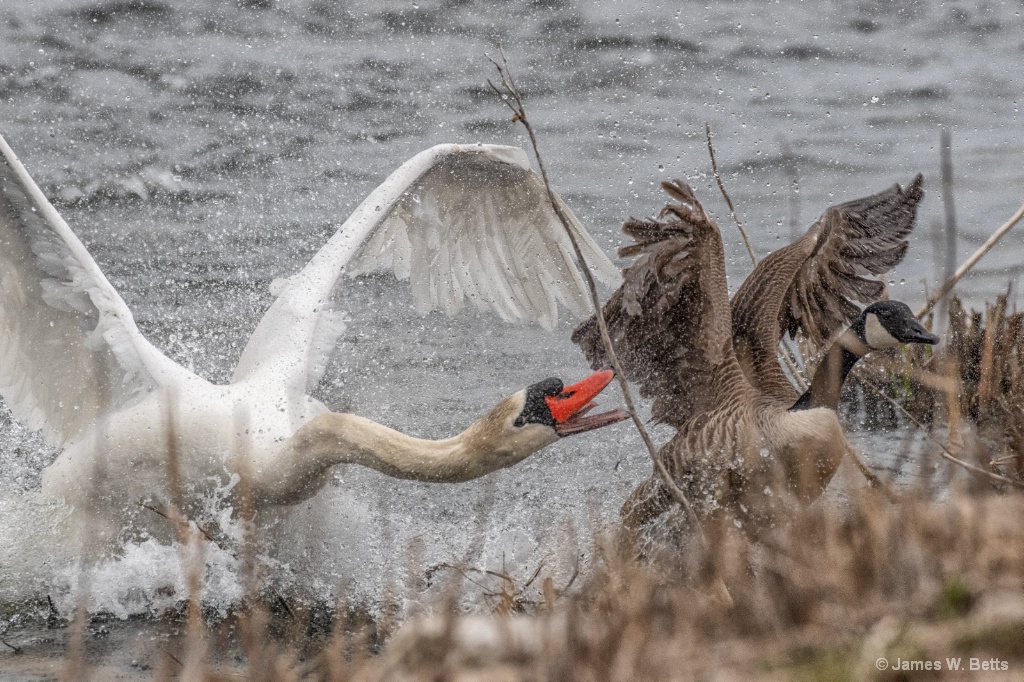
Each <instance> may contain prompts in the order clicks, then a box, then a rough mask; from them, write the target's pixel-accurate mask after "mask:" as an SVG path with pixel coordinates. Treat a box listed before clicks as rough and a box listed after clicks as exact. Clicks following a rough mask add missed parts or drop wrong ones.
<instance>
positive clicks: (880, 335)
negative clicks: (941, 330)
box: [852, 301, 939, 350]
mask: <svg viewBox="0 0 1024 682" xmlns="http://www.w3.org/2000/svg"><path fill="white" fill-rule="evenodd" d="M852 329H853V330H854V332H855V333H856V334H857V336H858V337H859V338H860V340H861V341H863V342H864V343H865V344H867V346H868V348H870V349H872V350H879V349H882V348H894V347H896V346H900V345H902V344H904V343H927V344H929V345H935V344H936V343H938V342H939V337H938V336H936V335H935V334H932V333H931V332H930V331H928V330H927V329H925V328H924V325H922V324H921V323H920V322H918V321H917V318H916V317H914V313H913V312H911V310H910V307H909V306H907V304H906V303H901V302H900V301H878V302H877V303H872V304H871V305H869V306H868V307H867V308H865V309H864V312H863V313H862V314H861V317H860V319H859V320H857V322H856V323H855V324H854V325H853V327H852Z"/></svg>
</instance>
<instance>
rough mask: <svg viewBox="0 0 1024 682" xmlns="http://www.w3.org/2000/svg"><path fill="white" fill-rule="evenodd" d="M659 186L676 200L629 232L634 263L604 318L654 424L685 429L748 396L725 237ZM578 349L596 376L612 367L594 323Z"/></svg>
mask: <svg viewBox="0 0 1024 682" xmlns="http://www.w3.org/2000/svg"><path fill="white" fill-rule="evenodd" d="M662 186H663V187H664V188H665V190H666V191H667V192H668V193H669V194H670V195H671V196H672V197H673V199H675V201H674V202H670V203H669V204H668V205H667V206H666V207H665V209H664V210H663V211H662V213H661V215H660V217H659V219H657V220H630V221H629V222H627V223H626V224H625V225H624V226H623V231H624V232H626V234H628V235H630V236H632V237H633V239H634V240H635V242H636V243H635V244H633V245H630V246H627V247H625V248H622V249H620V250H619V255H621V256H634V255H635V256H637V259H636V260H635V261H634V262H633V264H632V265H630V266H629V267H628V268H627V269H626V270H625V271H624V272H623V279H624V281H623V284H622V286H621V287H620V288H619V289H618V290H617V291H616V292H615V293H614V294H613V295H612V297H611V298H610V299H609V300H608V302H607V303H606V304H605V306H604V316H605V320H606V321H607V323H608V331H609V334H610V336H611V339H612V344H613V346H614V348H615V352H616V355H617V356H618V359H619V363H620V365H621V366H622V370H623V372H624V373H625V375H626V378H628V379H629V380H630V381H635V382H637V383H639V384H640V394H641V395H642V396H644V397H647V398H653V399H654V403H653V405H652V417H653V418H654V419H656V420H658V421H663V422H666V423H668V424H671V425H673V426H676V427H677V428H678V427H681V426H682V425H683V424H684V423H685V422H686V421H688V420H689V419H691V418H693V417H695V416H697V415H699V414H701V413H705V412H708V411H711V410H713V409H715V408H716V407H718V406H720V405H722V404H723V402H724V401H726V400H737V399H742V397H743V396H749V395H750V394H749V384H748V383H747V382H746V380H745V379H744V378H743V375H742V372H741V371H740V368H739V365H738V363H737V360H736V355H735V353H734V350H733V345H732V323H731V320H730V315H729V295H728V290H727V288H726V280H725V257H724V252H723V249H722V237H721V234H720V233H719V230H718V227H717V226H716V225H715V223H714V222H713V221H712V220H711V219H710V217H708V216H707V214H706V213H705V212H704V209H703V208H702V207H701V205H700V203H699V202H698V201H697V199H696V197H695V196H694V194H693V191H692V190H691V189H690V188H689V187H688V186H687V185H685V184H684V183H682V182H680V181H678V180H677V181H675V182H674V183H663V185H662ZM572 340H573V341H574V342H575V343H576V344H578V345H579V346H580V348H582V350H583V353H584V354H585V355H586V357H587V359H588V360H589V361H590V363H591V366H593V367H594V368H595V369H597V368H601V367H607V366H609V365H610V360H609V358H608V357H607V353H606V350H605V347H604V345H603V343H602V341H601V336H600V332H599V330H598V326H597V320H596V319H595V318H594V317H591V318H590V319H589V320H587V321H586V322H584V323H583V324H581V325H580V326H579V327H577V328H576V331H575V332H574V333H573V336H572Z"/></svg>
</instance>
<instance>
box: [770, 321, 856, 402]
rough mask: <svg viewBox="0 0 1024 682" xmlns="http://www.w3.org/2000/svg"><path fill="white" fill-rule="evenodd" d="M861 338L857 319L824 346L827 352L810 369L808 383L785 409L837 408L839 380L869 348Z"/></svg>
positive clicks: (841, 379) (843, 380) (847, 373)
mask: <svg viewBox="0 0 1024 682" xmlns="http://www.w3.org/2000/svg"><path fill="white" fill-rule="evenodd" d="M863 338H864V322H863V320H857V321H856V322H854V323H853V325H852V326H851V327H850V329H849V330H847V331H846V332H845V333H844V334H843V335H842V336H840V337H839V338H838V339H837V340H836V341H835V343H833V344H832V346H831V347H830V348H829V349H828V353H827V354H826V355H825V358H824V359H823V360H822V361H821V364H820V365H819V366H818V369H817V371H816V372H815V373H814V378H813V379H812V380H811V385H810V387H809V388H808V389H807V390H806V391H804V394H803V395H802V396H800V398H799V399H798V400H797V401H796V402H795V403H793V406H792V407H791V408H789V409H790V410H794V411H795V410H810V409H813V408H815V407H827V408H829V409H832V410H834V409H836V408H838V407H839V394H840V392H841V391H842V389H843V382H845V381H846V377H847V375H849V373H850V370H851V369H853V366H854V365H856V364H857V361H858V360H860V359H861V358H862V357H864V356H865V355H866V354H867V353H868V351H869V350H870V349H869V348H868V345H867V344H866V343H865V342H864V341H863Z"/></svg>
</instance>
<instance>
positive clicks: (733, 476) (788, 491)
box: [573, 181, 938, 529]
mask: <svg viewBox="0 0 1024 682" xmlns="http://www.w3.org/2000/svg"><path fill="white" fill-rule="evenodd" d="M663 187H664V188H665V190H666V191H667V192H668V193H669V194H670V195H671V196H672V197H673V198H674V199H675V200H676V202H673V203H669V204H668V205H667V206H666V207H665V209H664V210H663V211H662V213H661V216H660V219H658V220H644V221H640V220H631V221H629V222H627V223H626V224H625V226H624V227H623V231H624V232H626V234H628V235H630V236H632V237H633V238H634V239H635V240H636V244H633V245H631V246H627V247H625V248H623V249H621V250H620V252H619V253H620V255H622V256H631V255H637V256H639V257H638V258H637V259H636V261H634V263H633V264H632V265H631V266H630V267H629V268H627V269H626V270H625V271H624V283H623V285H622V286H621V287H620V288H619V289H618V290H617V291H616V292H615V293H614V294H613V295H612V297H611V299H609V301H608V303H606V304H605V307H604V313H605V318H606V319H607V321H608V327H609V331H610V333H611V337H612V341H613V344H614V345H615V348H616V352H617V354H618V356H619V360H620V363H621V365H622V368H623V371H624V372H625V373H626V375H627V377H628V378H630V379H631V380H634V381H636V382H638V383H639V384H640V388H641V394H642V395H644V396H646V397H651V398H654V405H653V408H652V412H653V416H654V418H655V419H657V420H658V421H661V422H665V423H667V424H670V425H672V426H674V427H676V429H677V430H678V432H677V433H676V435H675V436H674V437H673V438H672V439H671V440H670V441H669V442H668V443H667V444H666V445H665V446H664V447H663V448H662V449H661V450H660V451H659V453H658V457H659V458H661V460H662V462H663V463H664V464H665V466H666V468H667V469H668V471H669V473H670V474H671V475H672V477H673V478H674V480H675V481H677V482H678V484H679V485H680V486H681V488H682V489H683V490H684V492H686V493H687V495H688V496H689V499H690V501H691V503H692V504H693V506H694V508H695V511H696V512H697V514H698V516H700V517H701V518H707V517H710V516H713V515H715V514H716V513H717V512H719V511H720V510H728V512H729V513H730V514H732V515H733V517H734V519H735V520H736V521H737V522H738V523H740V524H742V525H744V526H745V527H747V528H751V529H754V528H758V527H761V526H763V525H765V524H770V523H771V522H772V520H773V519H774V518H775V517H776V515H777V514H778V512H779V511H780V506H781V507H785V506H788V505H789V504H790V502H791V501H792V500H797V501H799V502H802V503H807V502H810V501H812V500H814V499H815V498H816V497H818V496H819V495H820V494H821V492H822V491H823V490H824V488H825V486H826V485H827V484H828V482H829V480H831V478H832V476H833V474H834V473H835V471H836V468H837V467H838V466H839V463H840V461H841V458H842V455H843V452H844V447H843V443H844V440H845V436H844V435H843V431H842V428H841V426H840V424H839V419H838V416H837V415H836V411H835V407H836V405H837V404H838V400H839V389H840V387H841V385H842V382H843V380H844V379H845V377H846V375H847V373H848V372H849V371H850V369H851V368H852V367H853V365H854V364H855V363H856V362H857V360H859V359H860V358H861V357H863V356H864V355H865V354H867V353H868V352H870V351H871V350H873V349H877V348H886V347H892V346H895V345H899V344H901V343H928V344H934V343H937V342H938V337H936V336H934V335H932V334H931V333H929V332H928V331H927V330H926V329H925V328H924V327H923V326H922V325H921V324H920V323H919V322H918V321H917V320H916V319H915V318H914V317H913V314H912V313H911V312H910V309H909V308H908V307H907V306H906V305H905V304H903V303H899V302H897V301H884V302H876V303H873V304H871V305H869V306H868V307H867V308H865V309H864V310H863V312H861V313H859V314H858V316H857V318H856V319H855V320H854V321H853V324H852V325H851V326H850V328H849V329H848V330H847V331H845V332H844V333H843V334H841V335H840V336H839V337H838V339H837V340H836V341H835V342H834V343H833V344H832V346H831V347H830V349H829V351H828V353H827V355H826V357H825V359H824V361H823V362H822V363H821V366H820V368H819V370H818V372H816V373H815V376H814V380H813V381H812V383H811V386H810V388H809V389H808V390H807V391H806V392H805V393H804V395H802V396H800V397H797V396H796V394H795V391H793V390H792V389H789V390H790V393H789V394H788V395H783V394H782V391H781V390H778V389H776V388H773V387H772V385H771V384H772V380H773V377H774V376H775V375H773V374H772V373H761V372H758V371H754V372H753V373H752V374H750V375H748V374H747V373H745V372H744V370H743V368H742V366H741V364H740V361H739V359H738V358H737V354H736V350H735V347H734V329H733V320H734V316H733V310H732V309H731V307H730V303H729V297H728V292H727V289H726V278H725V258H724V253H723V249H722V239H721V234H720V232H719V230H718V227H717V226H716V225H715V223H714V222H713V221H712V220H711V219H710V218H709V217H708V216H707V214H706V213H705V211H704V209H703V207H702V206H701V205H700V202H698V201H697V199H696V197H695V196H694V194H693V191H692V190H691V189H690V188H689V187H688V186H687V185H685V184H683V183H681V182H679V181H676V182H675V183H664V184H663ZM917 189H918V190H919V187H918V188H917ZM914 203H916V201H915V202H914ZM911 220H912V217H911ZM869 236H870V234H869ZM854 246H856V245H854ZM904 248H905V247H904ZM899 256H900V257H901V256H902V249H900V253H899ZM767 260H768V259H766V261H767ZM776 260H778V259H776ZM896 260H898V258H896ZM769 265H771V263H770V262H769ZM851 269H852V268H851ZM853 274H857V273H856V271H855V272H854V273H853ZM790 277H791V278H792V275H791V276H790ZM788 289H789V287H788V286H786V285H785V284H783V285H775V286H772V287H763V288H762V290H761V292H760V294H759V296H760V298H759V301H758V302H759V303H760V305H762V306H764V307H765V310H767V311H768V312H769V313H770V316H768V317H767V319H768V320H769V322H770V324H768V325H767V327H768V328H767V329H766V330H764V333H763V334H761V335H760V336H755V337H754V338H755V340H756V339H770V341H762V342H761V343H762V344H765V346H766V345H767V344H769V343H770V346H771V352H772V354H773V358H774V350H775V345H776V344H777V343H778V339H779V338H780V337H781V334H780V333H779V330H778V325H779V320H780V317H781V315H780V312H779V311H782V310H785V309H786V306H784V305H783V300H784V297H785V295H786V294H787V292H788ZM748 291H749V290H748ZM741 293H742V292H741ZM737 296H738V297H739V294H738V295H737ZM850 305H852V304H850ZM744 310H748V312H749V309H747V308H745V309H744ZM762 315H765V313H762ZM837 317H838V316H837ZM752 319H753V318H752ZM760 319H761V320H762V321H763V320H764V319H765V318H764V317H761V318H760ZM805 324H807V325H810V324H811V323H810V321H805ZM738 336H739V337H740V338H741V341H742V342H744V343H746V342H747V341H746V339H747V338H748V337H745V336H743V335H742V334H741V335H738ZM573 339H574V341H576V342H577V343H578V344H579V345H580V346H581V348H582V349H583V351H584V353H585V355H586V356H587V358H588V359H589V360H590V362H591V363H592V365H594V366H595V367H598V366H603V365H604V364H606V362H607V358H606V354H605V351H604V348H603V346H602V344H601V341H600V338H599V336H598V334H597V330H596V324H595V321H594V320H593V318H592V319H591V320H588V321H587V322H585V323H584V324H582V325H581V326H580V327H579V328H577V330H576V332H575V333H574V335H573ZM762 350H763V348H762ZM759 352H761V351H760V350H759ZM756 366H757V365H756V363H755V367H756ZM777 376H778V377H781V378H782V380H785V376H784V375H783V374H782V370H781V369H778V375H777ZM766 378H767V381H765V379H766ZM671 502H672V498H671V495H670V494H669V491H668V490H667V489H666V488H665V486H664V485H663V484H662V482H661V480H660V479H659V478H658V477H657V476H656V475H655V476H651V477H650V478H649V479H648V480H647V481H645V482H644V483H643V484H641V485H640V486H639V487H638V488H637V489H636V490H635V491H634V492H633V493H632V495H630V497H629V499H628V500H627V501H626V503H625V505H624V506H623V520H624V522H625V523H626V525H627V526H628V527H632V528H638V527H640V526H642V525H643V524H644V523H645V522H647V521H649V520H651V519H653V518H654V517H656V516H658V515H660V514H661V513H662V512H663V511H665V510H666V509H667V508H668V507H669V506H670V504H671Z"/></svg>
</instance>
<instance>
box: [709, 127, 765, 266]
mask: <svg viewBox="0 0 1024 682" xmlns="http://www.w3.org/2000/svg"><path fill="white" fill-rule="evenodd" d="M704 136H705V138H706V139H707V142H708V154H709V155H710V156H711V170H712V171H714V173H715V182H717V183H718V189H719V190H720V191H721V192H722V196H723V197H725V203H726V204H728V205H729V212H730V213H731V214H732V219H733V221H735V223H736V227H737V228H738V229H739V231H740V235H741V236H742V237H743V244H744V246H746V247H747V253H749V254H750V263H751V264H752V265H757V257H756V256H754V249H752V248H751V247H750V240H749V239H747V232H746V230H744V229H743V225H742V224H740V219H739V216H737V215H736V208H735V207H734V206H733V205H732V199H730V198H729V193H728V192H726V191H725V185H724V184H723V183H722V176H721V175H720V174H719V173H718V162H717V161H715V148H714V146H713V145H712V144H711V125H710V124H708V123H705V124H704Z"/></svg>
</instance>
